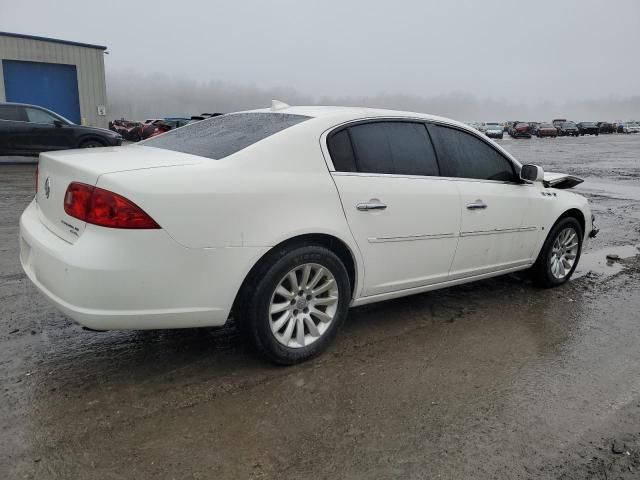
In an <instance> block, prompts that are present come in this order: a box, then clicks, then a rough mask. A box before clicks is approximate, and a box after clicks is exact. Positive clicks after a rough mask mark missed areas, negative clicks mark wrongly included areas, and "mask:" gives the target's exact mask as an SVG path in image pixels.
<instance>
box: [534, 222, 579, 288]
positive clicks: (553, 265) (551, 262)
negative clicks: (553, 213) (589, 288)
mask: <svg viewBox="0 0 640 480" xmlns="http://www.w3.org/2000/svg"><path fill="white" fill-rule="evenodd" d="M581 253H582V227H581V226H580V223H579V222H578V220H576V219H575V218H573V217H565V218H562V219H560V220H559V221H558V222H557V223H556V224H555V225H554V226H553V228H552V229H551V232H550V233H549V235H548V236H547V239H546V240H545V242H544V245H543V246H542V250H541V251H540V254H539V255H538V259H537V260H536V263H535V264H534V265H533V267H532V268H531V274H532V278H533V281H534V283H536V284H537V285H538V286H541V287H545V288H548V287H556V286H558V285H562V284H563V283H565V282H567V281H568V280H569V279H570V278H571V275H573V272H574V271H575V269H576V267H577V266H578V261H579V260H580V254H581Z"/></svg>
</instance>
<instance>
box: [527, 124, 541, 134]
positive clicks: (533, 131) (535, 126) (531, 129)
mask: <svg viewBox="0 0 640 480" xmlns="http://www.w3.org/2000/svg"><path fill="white" fill-rule="evenodd" d="M539 125H540V122H529V133H531V135H535V134H536V133H537V132H538V126H539Z"/></svg>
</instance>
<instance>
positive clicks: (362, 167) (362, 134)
mask: <svg viewBox="0 0 640 480" xmlns="http://www.w3.org/2000/svg"><path fill="white" fill-rule="evenodd" d="M348 131H349V135H348V136H343V137H341V139H342V141H344V142H346V139H347V138H348V137H349V136H350V137H351V142H352V145H353V154H354V155H355V165H356V167H357V171H359V172H364V173H391V174H399V175H426V176H437V175H438V163H437V161H436V156H435V152H434V149H433V146H432V145H431V140H430V139H429V134H428V132H427V129H426V127H425V126H424V124H422V123H412V122H372V123H365V124H361V125H355V126H353V127H349V128H348ZM343 132H346V129H345V130H343ZM340 133H342V132H340ZM337 135H338V134H336V135H334V138H335V137H337ZM345 149H346V150H347V151H348V148H345ZM329 150H330V152H331V145H329ZM332 159H333V154H332ZM334 166H335V167H336V169H337V170H339V171H352V170H345V169H343V168H341V167H342V162H341V161H340V159H339V160H338V162H337V164H336V162H334Z"/></svg>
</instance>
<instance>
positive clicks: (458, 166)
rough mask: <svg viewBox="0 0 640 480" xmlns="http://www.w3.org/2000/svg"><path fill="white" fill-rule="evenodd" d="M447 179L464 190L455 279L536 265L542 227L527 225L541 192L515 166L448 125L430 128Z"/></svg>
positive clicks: (485, 143) (452, 275)
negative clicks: (532, 262)
mask: <svg viewBox="0 0 640 480" xmlns="http://www.w3.org/2000/svg"><path fill="white" fill-rule="evenodd" d="M429 131H430V132H431V134H432V138H433V139H434V144H435V146H436V151H437V152H438V160H439V162H440V167H441V169H442V175H444V176H447V177H449V178H450V179H451V180H452V181H454V182H455V183H456V185H457V189H458V191H459V192H460V204H461V210H460V215H461V224H460V241H459V242H458V248H457V250H456V254H455V258H454V260H453V264H452V266H451V272H450V278H451V279H452V280H454V279H458V278H464V277H470V276H474V275H481V274H483V273H489V272H495V271H500V270H505V269H508V268H511V267H517V266H521V265H524V264H527V263H530V262H531V258H532V256H533V249H534V246H535V243H536V241H537V239H538V236H539V233H540V232H539V228H538V227H536V226H535V224H534V223H531V224H530V223H527V219H528V218H530V216H529V215H528V212H529V211H530V209H531V207H532V203H533V202H534V201H535V200H536V199H537V198H538V197H539V192H538V191H537V189H535V188H534V187H533V186H532V185H528V184H523V183H522V182H521V181H520V180H519V177H518V175H517V173H516V169H515V166H514V164H513V162H512V161H511V160H510V159H508V158H507V157H506V156H505V155H504V154H503V153H502V152H500V151H499V150H498V149H497V148H496V147H494V146H493V145H491V144H490V143H489V141H487V140H485V139H481V138H479V137H478V136H476V135H474V134H472V133H469V132H466V131H464V130H462V129H457V128H454V127H450V126H444V125H429Z"/></svg>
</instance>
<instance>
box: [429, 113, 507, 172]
mask: <svg viewBox="0 0 640 480" xmlns="http://www.w3.org/2000/svg"><path fill="white" fill-rule="evenodd" d="M429 130H430V131H431V133H432V138H433V141H434V143H435V145H436V149H437V151H438V159H439V161H440V168H441V169H442V175H443V176H445V177H459V178H477V179H481V180H499V181H510V182H511V181H517V177H516V175H515V172H514V169H513V165H512V164H511V162H510V161H509V160H507V159H506V158H505V157H504V156H503V155H502V154H501V153H499V152H498V151H497V150H495V149H494V148H493V147H491V145H489V144H488V143H486V142H484V141H482V140H480V139H479V138H476V137H475V136H474V135H471V134H469V133H467V132H463V131H461V130H457V129H454V128H449V127H442V126H437V125H433V126H431V127H430V128H429Z"/></svg>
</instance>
